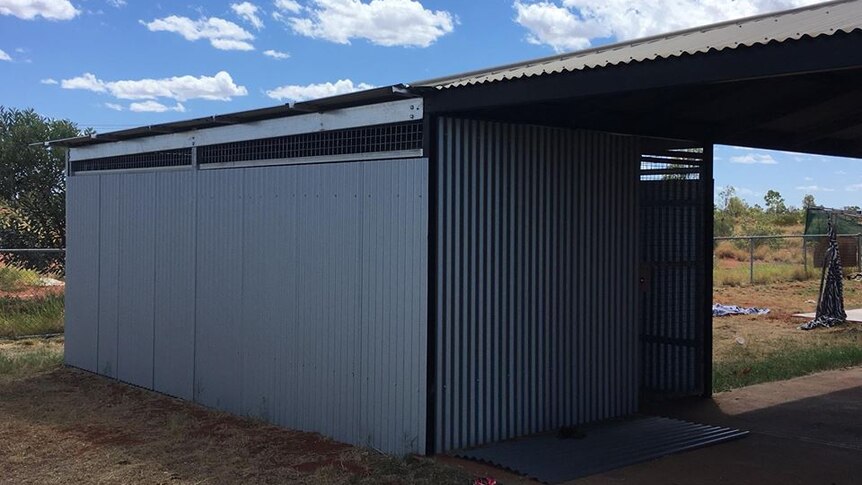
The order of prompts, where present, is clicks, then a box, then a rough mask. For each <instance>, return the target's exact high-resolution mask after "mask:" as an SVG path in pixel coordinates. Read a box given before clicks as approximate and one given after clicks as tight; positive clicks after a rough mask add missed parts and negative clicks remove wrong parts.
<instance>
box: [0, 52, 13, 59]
mask: <svg viewBox="0 0 862 485" xmlns="http://www.w3.org/2000/svg"><path fill="white" fill-rule="evenodd" d="M11 60H12V58H11V57H10V56H9V54H7V53H6V51H4V50H3V49H0V61H11Z"/></svg>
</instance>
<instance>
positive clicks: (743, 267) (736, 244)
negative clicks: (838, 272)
mask: <svg viewBox="0 0 862 485" xmlns="http://www.w3.org/2000/svg"><path fill="white" fill-rule="evenodd" d="M714 242H715V244H714V245H713V247H714V253H713V276H714V283H715V285H716V286H740V285H746V284H747V285H754V284H765V283H773V282H782V281H804V280H807V279H809V278H813V277H817V276H819V275H820V270H821V268H822V266H823V257H824V255H825V253H826V247H827V239H826V235H825V234H809V235H776V236H731V237H716V238H714ZM838 245H839V251H840V253H841V262H842V264H843V266H844V272H845V274H847V275H849V276H854V275H855V274H858V273H862V234H841V235H839V236H838Z"/></svg>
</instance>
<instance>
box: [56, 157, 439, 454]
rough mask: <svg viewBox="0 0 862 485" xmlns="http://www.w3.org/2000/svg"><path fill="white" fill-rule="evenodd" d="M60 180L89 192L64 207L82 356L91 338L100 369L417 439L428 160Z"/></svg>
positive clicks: (183, 391)
mask: <svg viewBox="0 0 862 485" xmlns="http://www.w3.org/2000/svg"><path fill="white" fill-rule="evenodd" d="M70 179H71V180H72V184H73V185H74V184H76V183H80V184H81V185H84V184H89V185H92V186H93V187H94V188H95V191H94V192H93V191H92V188H91V189H90V191H87V192H84V191H80V190H78V191H75V190H73V191H72V192H73V193H72V195H71V196H70V201H71V202H70V204H72V203H74V207H75V209H74V211H70V219H69V221H70V224H71V225H72V226H74V228H73V229H72V230H70V234H71V235H72V237H76V236H78V237H79V239H78V240H75V241H73V242H72V243H71V245H70V249H71V255H72V256H73V257H77V259H76V260H75V261H73V262H72V263H71V265H70V269H71V270H72V273H73V274H72V275H70V281H74V282H78V281H80V280H83V281H82V282H79V283H76V284H75V285H74V286H75V288H71V285H70V295H72V300H73V301H72V302H71V307H72V312H71V313H70V316H71V317H73V318H75V321H74V322H73V325H72V326H71V328H70V330H69V331H70V335H71V336H72V338H73V339H74V338H75V337H76V336H82V337H83V336H86V335H87V334H88V333H89V334H92V335H90V336H89V337H87V338H88V339H89V340H87V339H84V338H79V339H78V341H76V342H80V344H79V347H80V349H79V350H78V352H77V354H73V355H78V356H80V359H92V364H88V363H85V365H88V366H89V367H88V368H91V369H92V370H96V367H95V363H96V337H97V335H98V336H99V337H100V339H99V350H100V352H99V357H98V358H99V362H100V364H101V365H100V366H99V371H100V372H102V373H103V374H105V375H109V376H112V377H113V376H116V377H118V378H119V379H121V380H124V381H127V382H131V383H134V384H137V385H141V386H144V387H148V388H151V389H155V390H157V391H161V392H165V393H168V394H172V395H176V396H181V397H193V398H194V399H195V400H196V401H198V402H200V403H202V404H204V405H207V406H211V407H215V408H218V409H222V410H226V411H229V412H233V413H237V414H242V415H248V416H254V417H258V418H261V419H264V420H267V421H270V422H273V423H276V424H280V425H284V426H288V427H291V428H296V429H302V430H309V431H318V432H321V433H323V434H325V435H328V436H331V437H333V438H336V439H339V440H342V441H346V442H350V443H356V444H362V445H369V446H373V447H374V448H377V449H380V450H384V451H387V452H391V453H409V452H417V453H422V452H424V451H425V427H426V420H425V414H426V387H425V380H426V372H427V370H426V365H427V352H426V337H427V332H428V327H427V289H428V288H427V277H428V273H427V261H428V260H427V254H428V246H427V238H428V205H427V194H426V191H427V185H428V162H427V160H425V159H408V160H389V161H371V162H361V163H353V162H351V163H328V164H321V165H301V166H271V167H256V168H243V169H227V170H206V171H165V172H150V173H136V174H135V173H123V174H110V175H86V176H76V177H71V178H70ZM100 181H101V186H102V190H103V192H104V194H105V197H104V198H102V201H101V235H100V227H99V226H100V224H99V220H100V217H99V213H100V211H99V197H98V194H99V191H98V189H99V185H100ZM75 188H77V187H75ZM83 194H87V195H86V197H84V196H83ZM94 194H95V195H94ZM84 209H87V210H84ZM73 214H74V215H73ZM84 215H87V217H89V219H86V220H84V219H82V218H83V216H84ZM76 217H77V218H76ZM90 226H94V227H90ZM78 228H86V229H87V234H88V235H87V236H86V237H85V236H84V235H83V233H80V232H78ZM91 235H95V240H96V241H97V242H98V243H99V244H97V245H96V247H95V248H92V249H89V248H90V246H88V245H89V244H90V241H91V239H90V238H91V237H94V236H91ZM84 243H86V245H85V244H84ZM98 245H104V246H105V247H106V250H105V252H102V253H99V250H98ZM82 247H83V248H87V249H88V250H89V251H90V253H91V254H90V253H86V254H85V253H83V252H82V251H81V248H82ZM82 254H83V256H82ZM100 254H101V260H100V259H99V258H98V257H97V256H98V255H100ZM84 256H85V257H84ZM86 258H90V259H86ZM84 263H86V264H84ZM100 264H101V268H100ZM76 278H77V279H76ZM87 285H90V286H89V287H88V286H87ZM84 290H86V292H84ZM88 305H89V306H88ZM88 308H89V309H88ZM85 310H86V311H85ZM87 311H89V312H90V313H91V314H92V316H91V317H87V315H86V312H87ZM79 321H83V322H84V323H83V324H80V323H78V322H79ZM90 322H92V324H90ZM95 322H100V324H101V325H102V328H101V331H98V330H97V328H96V326H95ZM87 325H90V327H88V326H87ZM87 345H89V347H87ZM74 362H75V363H73V365H79V364H78V362H79V361H78V360H76V361H74ZM70 363H72V361H71V360H70ZM79 366H83V365H79Z"/></svg>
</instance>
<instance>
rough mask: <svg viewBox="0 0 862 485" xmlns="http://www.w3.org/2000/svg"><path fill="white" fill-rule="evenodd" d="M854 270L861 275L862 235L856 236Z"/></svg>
mask: <svg viewBox="0 0 862 485" xmlns="http://www.w3.org/2000/svg"><path fill="white" fill-rule="evenodd" d="M856 259H858V260H859V261H857V262H856V268H857V269H856V270H857V271H859V272H860V273H862V233H859V234H857V235H856Z"/></svg>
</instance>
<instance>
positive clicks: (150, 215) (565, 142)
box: [53, 0, 862, 453]
mask: <svg viewBox="0 0 862 485" xmlns="http://www.w3.org/2000/svg"><path fill="white" fill-rule="evenodd" d="M860 27H862V2H860V1H858V0H853V1H839V2H832V3H828V4H822V5H818V6H813V7H808V8H803V9H797V10H792V11H787V12H780V13H777V14H772V15H766V16H760V17H755V18H750V19H744V20H740V21H734V22H727V23H723V24H717V25H713V26H707V27H700V28H697V29H692V30H688V31H684V32H678V33H674V34H669V35H663V36H657V37H653V38H649V39H642V40H637V41H634V42H628V43H623V44H616V45H612V46H606V47H602V48H598V49H592V50H589V51H583V52H577V53H573V54H568V55H560V56H553V57H550V58H546V59H539V60H535V61H529V62H526V63H520V64H516V65H510V66H503V67H498V68H492V69H486V70H482V71H477V72H472V73H466V74H461V75H457V76H451V77H447V78H442V79H436V80H429V81H422V82H417V83H411V84H402V85H396V86H389V87H385V88H378V89H374V90H370V91H365V92H361V93H355V94H350V95H345V96H339V97H334V98H329V99H324V100H316V101H311V102H305V103H296V104H295V105H290V106H279V107H274V108H267V109H262V110H254V111H247V112H241V113H234V114H228V115H221V116H214V117H208V118H201V119H196V120H189V121H182V122H177V123H167V124H162V125H155V126H149V127H143V128H137V129H132V130H124V131H119V132H114V133H108V134H104V135H94V136H90V137H81V138H74V139H69V140H60V141H57V142H53V143H54V144H56V145H62V146H67V147H69V148H70V156H69V162H68V167H67V168H68V237H67V239H68V253H67V258H68V259H67V273H68V283H67V287H68V292H67V323H66V334H67V354H66V359H67V363H68V364H69V365H72V366H75V367H79V368H82V369H86V370H89V371H92V372H96V373H99V374H102V375H105V376H109V377H113V378H116V379H119V380H122V381H124V382H129V383H131V384H135V385H139V386H142V387H146V388H149V389H154V390H156V391H159V392H164V393H167V394H171V395H174V396H179V397H182V398H186V399H192V400H195V401H197V402H200V403H202V404H204V405H207V406H211V407H215V408H219V409H224V410H227V411H230V412H233V413H238V414H243V415H249V416H255V417H258V418H261V419H265V420H268V421H271V422H273V423H276V424H280V425H284V426H289V427H293V428H298V429H303V430H313V431H319V432H321V433H323V434H326V435H328V436H331V437H334V438H336V439H339V440H343V441H347V442H350V443H356V444H361V445H369V446H373V447H375V448H377V449H381V450H384V451H386V452H391V453H406V452H415V453H433V452H444V451H448V450H452V449H456V448H462V447H468V446H473V445H478V444H482V443H488V442H492V441H497V440H502V439H507V438H511V437H515V436H520V435H524V434H529V433H534V432H539V431H545V430H549V429H554V428H557V427H560V426H571V425H577V424H581V423H587V422H593V421H599V420H603V419H607V418H614V417H619V416H625V415H628V414H631V413H634V412H635V411H637V409H638V407H639V405H640V403H641V402H642V401H643V399H645V398H647V397H649V396H651V395H662V396H667V395H672V396H683V395H703V396H709V395H710V394H711V387H710V383H711V348H712V343H711V328H710V325H711V312H710V303H711V293H712V278H711V253H712V242H711V237H712V207H713V206H712V199H713V182H712V163H713V160H712V146H713V144H714V143H723V144H734V145H743V146H755V147H763V148H776V149H785V150H796V151H806V152H811V153H821V154H831V155H843V156H856V157H858V156H860V154H862V141H860V136H862V121H860V118H859V114H860V112H862V91H860V90H859V89H858V86H860V85H862V32H860Z"/></svg>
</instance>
